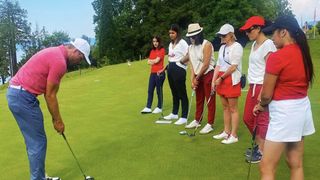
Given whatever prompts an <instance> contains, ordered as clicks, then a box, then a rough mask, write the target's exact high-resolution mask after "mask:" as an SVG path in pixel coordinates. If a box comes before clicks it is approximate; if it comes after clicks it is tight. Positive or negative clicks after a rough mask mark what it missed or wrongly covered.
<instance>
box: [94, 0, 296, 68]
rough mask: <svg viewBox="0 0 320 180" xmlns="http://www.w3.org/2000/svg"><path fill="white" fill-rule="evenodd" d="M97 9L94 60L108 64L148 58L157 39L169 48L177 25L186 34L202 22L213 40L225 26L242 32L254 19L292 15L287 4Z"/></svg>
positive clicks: (167, 2) (219, 2)
mask: <svg viewBox="0 0 320 180" xmlns="http://www.w3.org/2000/svg"><path fill="white" fill-rule="evenodd" d="M93 7H94V10H95V12H96V15H95V16H94V23H96V24H97V26H96V39H97V47H96V48H98V50H94V52H95V53H94V56H95V57H97V58H98V59H99V61H101V62H106V63H107V64H114V63H121V62H124V61H126V60H127V59H130V60H133V59H138V58H139V57H140V56H142V57H146V56H147V55H148V52H149V49H150V46H151V38H152V36H154V35H159V36H161V37H162V39H163V42H164V45H165V46H167V45H168V43H169V36H168V35H167V33H168V29H169V27H170V25H171V24H173V23H177V24H179V26H180V27H181V29H182V30H184V31H183V32H182V34H185V33H186V29H187V26H188V24H190V23H193V22H198V23H200V25H201V26H203V27H205V28H204V33H205V37H206V38H207V39H209V40H211V39H212V38H214V37H215V36H216V34H215V33H216V32H217V31H218V29H219V28H220V26H221V25H223V24H224V23H230V24H232V25H234V26H235V27H236V28H239V27H240V26H241V25H243V23H244V22H245V20H246V19H247V18H249V17H250V16H252V15H261V16H264V17H265V18H266V19H269V20H274V19H275V17H276V16H278V15H282V14H292V12H291V10H290V6H289V3H288V1H287V0H268V1H265V0H237V1H234V0H201V1H199V0H188V1H187V0H174V1H173V0H104V1H103V0H95V1H94V2H93ZM98 64H99V63H98Z"/></svg>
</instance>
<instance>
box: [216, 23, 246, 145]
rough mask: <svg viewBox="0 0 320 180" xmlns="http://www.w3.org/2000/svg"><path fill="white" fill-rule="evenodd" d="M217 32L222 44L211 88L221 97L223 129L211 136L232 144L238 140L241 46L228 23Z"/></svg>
mask: <svg viewBox="0 0 320 180" xmlns="http://www.w3.org/2000/svg"><path fill="white" fill-rule="evenodd" d="M217 34H218V35H219V36H220V38H221V42H222V43H224V44H223V45H222V46H221V47H220V49H219V57H218V61H217V66H216V68H215V71H214V76H213V78H212V90H216V92H217V93H218V94H219V95H220V97H221V102H222V105H223V119H224V130H223V132H222V133H220V134H218V135H215V136H213V138H214V139H223V140H222V141H221V143H223V144H232V143H236V142H238V136H237V131H238V126H239V111H238V97H239V96H240V95H241V87H240V77H241V61H242V55H243V48H242V46H241V45H240V44H239V43H238V42H236V37H235V35H234V28H233V26H231V25H230V24H225V25H223V26H222V27H221V28H220V31H219V32H218V33H217Z"/></svg>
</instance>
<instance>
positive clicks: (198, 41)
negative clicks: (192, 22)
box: [193, 31, 204, 45]
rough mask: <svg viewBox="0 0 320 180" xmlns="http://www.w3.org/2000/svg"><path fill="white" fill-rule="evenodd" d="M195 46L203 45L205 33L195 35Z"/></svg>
mask: <svg viewBox="0 0 320 180" xmlns="http://www.w3.org/2000/svg"><path fill="white" fill-rule="evenodd" d="M193 37H194V41H195V42H194V44H195V45H200V44H202V43H203V40H204V37H203V31H201V32H200V33H199V34H197V35H194V36H193Z"/></svg>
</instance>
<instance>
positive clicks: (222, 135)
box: [213, 131, 229, 139]
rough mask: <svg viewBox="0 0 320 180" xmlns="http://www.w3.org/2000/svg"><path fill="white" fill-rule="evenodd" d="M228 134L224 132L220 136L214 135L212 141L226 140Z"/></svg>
mask: <svg viewBox="0 0 320 180" xmlns="http://www.w3.org/2000/svg"><path fill="white" fill-rule="evenodd" d="M228 136H229V134H227V133H226V132H224V131H223V132H222V133H220V134H217V135H214V136H213V138H214V139H226V138H228Z"/></svg>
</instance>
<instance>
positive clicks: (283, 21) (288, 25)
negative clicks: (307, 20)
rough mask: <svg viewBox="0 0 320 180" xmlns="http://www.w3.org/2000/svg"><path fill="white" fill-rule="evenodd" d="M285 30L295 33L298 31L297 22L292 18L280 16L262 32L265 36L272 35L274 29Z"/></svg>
mask: <svg viewBox="0 0 320 180" xmlns="http://www.w3.org/2000/svg"><path fill="white" fill-rule="evenodd" d="M281 28H283V29H287V30H288V31H290V32H293V33H294V32H297V31H299V30H300V26H299V24H298V21H297V20H296V18H294V17H293V16H288V15H284V16H280V17H278V18H277V19H276V20H275V21H274V23H272V24H271V25H270V26H267V27H266V28H263V29H262V32H264V33H266V34H270V33H272V32H273V31H274V30H276V29H281Z"/></svg>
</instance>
